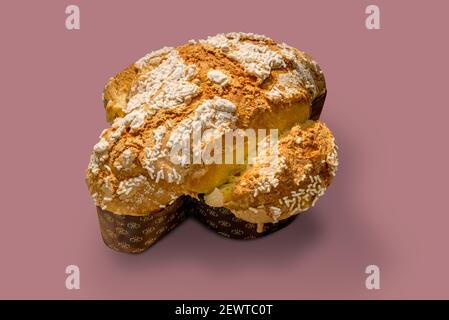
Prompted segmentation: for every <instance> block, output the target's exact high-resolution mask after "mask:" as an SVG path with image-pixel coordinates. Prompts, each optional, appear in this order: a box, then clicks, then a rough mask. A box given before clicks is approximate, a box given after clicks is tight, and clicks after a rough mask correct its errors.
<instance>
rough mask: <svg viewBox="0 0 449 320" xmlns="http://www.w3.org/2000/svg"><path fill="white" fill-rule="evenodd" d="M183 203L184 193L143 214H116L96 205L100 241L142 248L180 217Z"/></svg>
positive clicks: (130, 248)
mask: <svg viewBox="0 0 449 320" xmlns="http://www.w3.org/2000/svg"><path fill="white" fill-rule="evenodd" d="M183 204H184V197H182V198H179V199H178V200H176V201H175V202H174V203H173V204H172V205H170V206H168V207H166V208H165V209H164V210H162V211H160V212H157V213H152V214H148V215H145V216H130V215H119V214H115V213H112V212H109V211H105V210H102V209H101V208H99V207H97V213H98V220H99V222H100V230H101V235H102V237H103V241H104V243H105V244H106V245H107V246H108V247H110V248H111V249H113V250H116V251H120V252H127V253H140V252H143V251H145V250H146V249H148V248H149V247H150V246H152V245H153V244H154V243H155V242H157V241H158V240H160V239H161V238H162V237H164V236H165V235H166V234H167V233H168V232H170V231H171V230H172V229H173V228H175V227H176V226H177V225H179V224H180V223H181V222H182V221H184V219H185V218H186V216H187V214H186V213H187V212H186V209H185V207H184V206H183Z"/></svg>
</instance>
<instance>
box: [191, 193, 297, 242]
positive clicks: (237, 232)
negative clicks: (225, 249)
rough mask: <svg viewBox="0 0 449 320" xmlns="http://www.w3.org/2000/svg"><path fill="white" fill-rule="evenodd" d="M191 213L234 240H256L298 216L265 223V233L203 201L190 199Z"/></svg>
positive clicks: (227, 211)
mask: <svg viewBox="0 0 449 320" xmlns="http://www.w3.org/2000/svg"><path fill="white" fill-rule="evenodd" d="M188 202H190V213H191V214H192V215H193V216H194V217H195V218H197V219H198V220H199V221H201V222H202V223H203V224H205V225H207V226H208V227H209V228H211V229H212V230H214V231H215V232H217V233H218V234H220V235H222V236H224V237H227V238H234V239H244V240H249V239H256V238H259V237H262V236H265V235H268V234H270V233H273V232H275V231H277V230H280V229H282V228H284V227H286V226H287V225H288V224H290V223H291V222H292V221H293V220H294V219H295V218H296V216H297V215H293V216H291V217H290V218H287V219H284V220H281V221H279V222H277V223H264V225H263V231H262V232H258V231H257V224H256V223H250V222H247V221H245V220H242V219H239V218H237V217H236V216H235V215H234V214H233V213H232V212H231V211H230V210H228V209H226V208H215V207H211V206H208V205H207V204H205V203H204V202H203V201H202V200H196V199H193V198H190V199H189V200H188Z"/></svg>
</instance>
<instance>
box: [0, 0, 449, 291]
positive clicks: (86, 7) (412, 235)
mask: <svg viewBox="0 0 449 320" xmlns="http://www.w3.org/2000/svg"><path fill="white" fill-rule="evenodd" d="M120 3H121V4H119V2H118V1H80V0H73V1H26V2H25V1H1V4H0V33H1V39H2V40H1V41H2V44H1V49H0V50H1V61H0V71H1V72H0V79H1V88H2V102H1V105H2V117H1V126H0V131H1V137H2V151H1V156H0V163H1V169H2V173H1V198H2V207H1V210H0V212H1V215H2V219H1V223H0V250H1V258H0V259H1V260H0V298H63V299H77V298H148V299H153V298H161V299H165V298H236V299H238V298H250V299H257V298H266V299H277V298H289V299H290V298H294V299H298V298H369V299H378V298H449V276H448V270H449V256H448V240H449V236H448V224H449V214H448V210H447V203H446V199H447V198H446V197H447V195H446V190H447V187H446V186H447V185H446V181H447V180H448V178H449V177H448V166H447V163H448V161H447V158H448V150H447V145H448V143H447V140H446V138H447V131H446V130H445V129H444V128H445V127H446V126H447V119H448V118H449V111H448V108H447V99H446V98H445V97H443V94H444V93H445V92H447V90H448V89H447V77H446V76H447V74H448V71H449V70H448V63H447V59H448V56H449V52H448V45H447V41H446V40H444V39H445V38H446V36H447V35H445V33H446V31H447V29H448V28H447V27H448V24H447V22H446V21H447V15H448V13H449V11H448V10H449V5H448V2H447V1H413V2H412V1H380V0H373V1H369V2H368V1H359V0H356V1H316V0H314V1H284V0H273V1H260V0H258V1H242V0H238V1H229V0H227V1H210V0H204V1H176V2H174V1H126V2H125V1H123V2H120ZM371 3H374V4H377V5H379V6H380V9H381V26H382V30H377V31H375V30H374V31H372V30H367V29H366V28H365V25H364V20H365V17H366V15H365V13H364V11H365V7H366V6H367V5H368V4H371ZM69 4H77V5H79V6H80V9H81V30H79V31H68V30H66V29H65V25H64V22H65V18H66V15H65V12H64V11H65V7H66V6H67V5H69ZM227 31H248V32H255V33H261V34H266V35H268V36H270V37H272V38H274V39H276V40H278V41H284V42H287V43H288V44H290V45H292V46H296V47H298V48H300V49H302V50H305V51H308V52H310V53H312V54H313V55H314V56H315V58H316V59H317V61H318V62H319V63H320V64H321V66H322V67H323V69H324V71H325V75H326V77H327V83H328V88H329V95H328V99H327V101H326V106H325V109H324V113H323V117H322V119H323V120H324V121H325V122H326V123H327V124H328V125H329V127H330V128H331V129H332V130H333V132H334V133H335V135H336V138H337V141H338V142H339V144H340V159H341V167H340V170H339V173H338V175H337V178H336V180H335V183H334V184H333V185H332V187H331V188H330V189H329V190H328V192H327V194H326V195H325V196H324V198H323V199H321V200H320V201H319V202H318V203H317V206H316V207H315V208H314V209H312V210H310V213H309V214H306V215H304V216H301V217H300V218H298V219H297V220H296V221H295V223H294V224H292V225H291V226H289V227H288V228H287V229H285V230H283V231H282V232H278V233H276V234H273V235H271V236H269V237H266V238H263V239H259V240H256V241H249V242H241V241H235V240H228V239H225V238H222V237H220V236H217V235H215V234H214V233H212V232H210V231H209V230H208V229H206V228H205V227H203V226H202V225H200V224H198V223H197V222H196V221H193V220H189V221H187V222H186V223H185V224H183V225H182V226H180V227H179V228H178V229H176V230H175V231H174V232H173V233H171V234H170V235H168V236H167V237H166V238H164V239H163V240H162V241H161V242H160V243H158V244H157V245H156V246H154V247H153V248H151V249H150V250H149V251H147V252H146V253H144V254H142V255H137V256H132V255H126V254H120V253H115V252H113V251H111V250H109V249H107V248H106V247H105V246H104V244H103V243H102V241H101V239H100V234H99V230H98V223H97V217H96V214H95V210H94V206H93V204H92V202H91V199H90V197H89V194H88V192H87V189H86V186H85V183H84V170H85V168H86V166H87V163H88V159H89V155H90V152H91V149H92V146H93V145H94V144H95V143H96V142H97V137H98V135H99V133H100V132H101V130H102V129H103V128H104V127H106V122H105V120H104V112H103V108H102V105H101V91H102V89H103V85H104V84H105V82H106V80H107V79H108V77H109V76H111V75H113V74H114V73H115V72H117V71H119V70H120V69H121V68H123V67H125V66H126V65H127V64H129V63H131V62H133V61H135V60H136V59H137V58H139V57H141V56H142V55H144V54H145V53H147V52H149V51H152V50H155V49H158V48H160V47H162V46H166V45H169V46H176V45H178V44H181V43H183V42H186V41H187V40H189V39H192V38H203V37H206V36H207V35H214V34H216V33H218V32H227ZM69 264H76V265H78V266H79V267H80V270H81V289H80V290H71V291H69V290H67V289H66V288H65V284H64V283H65V278H66V274H65V267H66V266H67V265H69ZM369 264H376V265H378V266H379V267H380V269H381V289H380V290H378V291H369V290H367V289H366V288H365V277H366V275H365V273H364V270H365V267H366V266H367V265H369Z"/></svg>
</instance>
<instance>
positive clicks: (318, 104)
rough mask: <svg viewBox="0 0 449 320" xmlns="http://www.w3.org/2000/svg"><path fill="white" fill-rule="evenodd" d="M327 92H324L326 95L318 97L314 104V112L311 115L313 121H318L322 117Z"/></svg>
mask: <svg viewBox="0 0 449 320" xmlns="http://www.w3.org/2000/svg"><path fill="white" fill-rule="evenodd" d="M326 95H327V91H324V93H323V94H322V95H321V96H319V97H317V98H316V99H315V100H313V102H312V111H311V114H310V119H311V120H318V119H319V118H320V115H321V111H323V106H324V101H325V100H326Z"/></svg>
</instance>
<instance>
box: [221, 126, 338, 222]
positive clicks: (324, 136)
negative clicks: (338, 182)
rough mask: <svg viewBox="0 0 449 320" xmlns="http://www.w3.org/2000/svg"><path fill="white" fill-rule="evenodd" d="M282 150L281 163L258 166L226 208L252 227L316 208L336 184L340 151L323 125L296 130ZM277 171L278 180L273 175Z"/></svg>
mask: <svg viewBox="0 0 449 320" xmlns="http://www.w3.org/2000/svg"><path fill="white" fill-rule="evenodd" d="M278 148H279V155H278V162H277V163H276V162H274V161H270V162H268V163H260V164H259V163H256V164H255V165H253V166H252V167H250V168H249V169H248V170H247V171H246V172H244V174H243V175H242V176H241V178H240V179H239V180H238V181H236V182H235V183H234V186H233V189H232V195H231V196H230V199H231V200H230V201H229V202H227V203H224V206H225V207H227V208H229V209H230V210H231V211H233V212H234V214H235V215H236V216H237V217H239V218H241V219H243V220H246V221H248V222H252V223H268V222H276V221H278V220H282V219H286V218H288V217H290V216H291V215H293V214H297V213H299V212H302V211H305V210H307V209H308V208H310V207H311V206H313V205H314V204H315V202H316V200H317V199H318V198H319V197H320V196H321V195H322V194H323V193H324V191H325V189H326V188H327V187H328V186H329V185H330V183H331V182H332V179H333V177H334V175H335V172H336V169H337V166H338V160H337V158H336V152H337V151H336V148H337V147H336V145H335V141H334V137H333V135H332V133H331V132H330V130H329V129H328V128H327V127H326V126H325V125H324V124H323V123H322V122H319V121H310V120H309V121H306V122H305V123H302V124H300V125H296V126H294V127H293V128H292V129H291V130H290V132H288V133H287V134H285V135H284V136H283V137H281V139H280V140H279V144H278ZM273 171H276V174H275V176H271V175H270V173H271V172H273ZM270 180H271V181H270ZM273 180H274V181H273ZM273 182H274V183H273ZM267 186H268V187H267Z"/></svg>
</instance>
